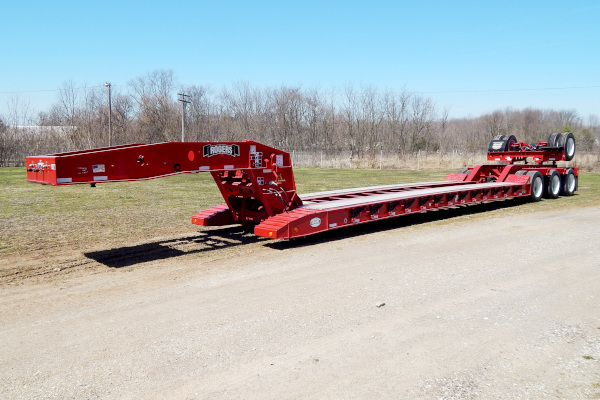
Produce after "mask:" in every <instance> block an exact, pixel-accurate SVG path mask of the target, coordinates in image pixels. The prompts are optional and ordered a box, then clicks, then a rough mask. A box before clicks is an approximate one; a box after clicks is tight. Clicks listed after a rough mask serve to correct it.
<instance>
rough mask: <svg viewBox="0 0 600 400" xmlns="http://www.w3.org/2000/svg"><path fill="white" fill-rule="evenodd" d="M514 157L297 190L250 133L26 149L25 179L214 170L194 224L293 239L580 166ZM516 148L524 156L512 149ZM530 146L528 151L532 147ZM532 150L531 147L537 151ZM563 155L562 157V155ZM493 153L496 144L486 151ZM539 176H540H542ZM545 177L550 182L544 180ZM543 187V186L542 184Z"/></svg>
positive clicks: (61, 180) (283, 164) (101, 178)
mask: <svg viewBox="0 0 600 400" xmlns="http://www.w3.org/2000/svg"><path fill="white" fill-rule="evenodd" d="M498 153H499V154H500V159H501V161H509V162H510V163H509V164H501V165H500V164H494V165H492V164H490V165H477V166H475V167H473V168H472V169H469V170H465V171H461V172H459V173H451V174H449V175H448V176H447V177H446V179H445V180H444V181H441V182H421V183H412V184H395V185H382V186H371V187H365V188H353V189H342V190H335V191H326V192H321V193H310V194H307V195H303V196H298V194H297V193H296V186H295V182H294V175H293V171H292V165H291V158H290V156H289V154H288V153H286V152H283V151H280V150H277V149H274V148H272V147H269V146H265V145H262V144H260V143H256V142H253V141H243V142H184V143H179V142H177V143H157V144H133V145H125V146H115V147H108V148H102V149H95V150H84V151H76V152H69V153H60V154H51V155H46V156H35V157H27V159H26V162H27V180H28V181H30V182H38V183H44V184H50V185H70V184H92V185H95V184H96V183H103V182H120V181H131V180H144V179H153V178H158V177H164V176H169V175H174V174H181V173H197V172H209V173H210V174H211V175H212V177H213V178H214V180H215V183H216V184H217V186H218V188H219V190H220V192H221V194H222V196H223V199H224V201H225V203H224V204H220V205H217V206H214V207H211V208H209V209H206V210H203V211H200V212H198V213H197V214H196V215H194V216H192V217H191V221H192V223H193V224H197V225H204V226H221V225H230V224H234V223H241V224H249V225H254V226H255V228H254V233H255V234H256V235H258V236H264V237H267V238H271V239H291V238H296V237H302V236H307V235H312V234H316V233H319V232H324V231H327V230H331V229H338V228H342V227H344V226H349V225H355V224H362V223H366V222H371V221H375V220H379V219H386V218H393V217H398V216H402V215H407V214H413V213H421V212H426V211H428V210H433V209H444V208H448V207H456V206H461V205H468V204H476V203H481V202H487V201H496V200H502V199H510V198H516V197H527V196H533V195H532V188H531V186H532V185H531V182H530V180H531V179H533V178H531V177H530V175H528V174H527V173H528V172H531V171H537V172H539V173H540V174H541V175H542V176H543V177H546V176H547V177H548V178H543V179H546V180H550V178H551V177H552V176H554V177H555V179H556V174H558V175H559V177H560V179H561V185H564V183H562V182H563V181H564V180H565V179H566V178H565V177H566V176H568V174H571V176H575V177H577V175H578V171H577V169H576V168H574V169H569V168H567V167H557V166H556V165H555V164H554V165H535V164H534V165H531V164H519V165H517V164H514V163H513V162H514V161H517V160H518V159H519V157H520V158H523V157H525V156H527V157H537V156H538V153H540V154H541V155H540V156H539V157H538V160H537V161H536V162H540V163H541V162H544V161H548V160H552V161H554V158H557V157H558V158H559V159H564V151H558V153H560V154H557V151H556V149H548V150H547V151H542V150H539V151H538V150H536V152H535V154H533V153H531V152H526V151H525V152H524V151H519V152H512V151H505V152H498ZM513 153H518V155H519V157H513V156H515V154H513ZM530 153H531V154H530ZM532 154H533V155H532ZM561 157H562V158H561ZM488 158H490V159H496V158H497V154H496V152H488ZM539 180H540V179H539V178H538V182H539ZM544 185H547V184H546V183H544ZM538 187H539V186H538Z"/></svg>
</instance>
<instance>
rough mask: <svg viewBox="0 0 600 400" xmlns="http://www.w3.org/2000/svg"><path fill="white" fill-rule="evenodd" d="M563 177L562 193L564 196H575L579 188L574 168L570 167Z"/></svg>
mask: <svg viewBox="0 0 600 400" xmlns="http://www.w3.org/2000/svg"><path fill="white" fill-rule="evenodd" d="M561 178H562V182H561V186H560V188H561V189H560V194H561V195H563V196H573V195H574V194H575V191H576V190H577V177H576V176H575V171H573V168H569V169H568V170H567V172H566V173H565V174H564V175H563V176H562V177H561Z"/></svg>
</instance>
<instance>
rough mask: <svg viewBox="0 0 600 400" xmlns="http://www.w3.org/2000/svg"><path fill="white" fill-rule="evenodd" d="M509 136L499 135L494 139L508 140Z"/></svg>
mask: <svg viewBox="0 0 600 400" xmlns="http://www.w3.org/2000/svg"><path fill="white" fill-rule="evenodd" d="M506 139H507V136H506V135H497V136H495V137H494V140H506Z"/></svg>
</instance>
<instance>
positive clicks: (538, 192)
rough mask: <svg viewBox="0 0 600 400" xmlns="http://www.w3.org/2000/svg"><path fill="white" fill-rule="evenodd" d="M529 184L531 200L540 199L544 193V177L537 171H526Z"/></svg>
mask: <svg viewBox="0 0 600 400" xmlns="http://www.w3.org/2000/svg"><path fill="white" fill-rule="evenodd" d="M527 175H529V182H530V185H531V201H540V200H541V199H542V196H543V195H544V177H543V176H542V174H540V172H539V171H527Z"/></svg>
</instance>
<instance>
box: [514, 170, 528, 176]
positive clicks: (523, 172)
mask: <svg viewBox="0 0 600 400" xmlns="http://www.w3.org/2000/svg"><path fill="white" fill-rule="evenodd" d="M515 175H527V170H525V169H522V170H520V171H517V172H516V173H515Z"/></svg>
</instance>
